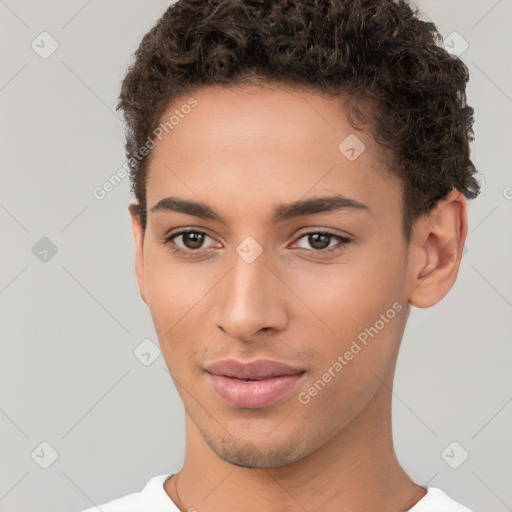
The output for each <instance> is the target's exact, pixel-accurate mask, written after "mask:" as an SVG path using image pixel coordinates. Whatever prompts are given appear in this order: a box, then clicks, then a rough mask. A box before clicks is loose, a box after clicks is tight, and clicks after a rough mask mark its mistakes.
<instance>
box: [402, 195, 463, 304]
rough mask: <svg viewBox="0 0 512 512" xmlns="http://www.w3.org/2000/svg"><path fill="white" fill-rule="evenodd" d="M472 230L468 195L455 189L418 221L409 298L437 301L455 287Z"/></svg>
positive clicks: (415, 231)
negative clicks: (463, 252) (468, 231)
mask: <svg viewBox="0 0 512 512" xmlns="http://www.w3.org/2000/svg"><path fill="white" fill-rule="evenodd" d="M467 230H468V219H467V204H466V198H465V197H464V196H463V195H462V194H461V193H460V192H459V191H458V190H456V189H453V190H452V191H451V192H450V193H449V194H448V196H447V197H446V199H443V200H441V201H439V202H438V203H437V205H436V206H435V208H434V209H433V210H432V211H431V212H430V213H429V214H428V215H424V216H422V217H420V218H419V219H418V221H417V223H416V224H415V225H414V228H413V233H412V236H411V247H410V252H409V255H410V260H409V268H410V276H409V278H410V283H409V285H410V287H409V290H411V292H410V293H409V301H410V303H411V304H412V305H413V306H416V307H418V308H428V307H431V306H433V305H435V304H437V303H438V302H439V301H440V300H441V299H442V298H443V297H444V296H445V295H446V294H447V293H448V292H449V291H450V289H451V288H452V286H453V284H454V283H455V279H456V278H457V273H458V271H459V266H460V260H461V258H462V250H463V248H464V243H465V241H466V235H467Z"/></svg>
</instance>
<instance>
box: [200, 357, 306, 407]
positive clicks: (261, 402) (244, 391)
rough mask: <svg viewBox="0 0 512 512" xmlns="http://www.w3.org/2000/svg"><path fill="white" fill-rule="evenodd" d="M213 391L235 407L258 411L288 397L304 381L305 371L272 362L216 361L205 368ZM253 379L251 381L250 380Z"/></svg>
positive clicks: (266, 360)
mask: <svg viewBox="0 0 512 512" xmlns="http://www.w3.org/2000/svg"><path fill="white" fill-rule="evenodd" d="M205 370H206V371H207V372H208V373H209V374H210V375H209V376H208V377H209V381H210V383H211V385H212V387H213V389H214V391H215V392H216V393H217V394H218V395H219V396H220V397H221V398H222V399H223V400H224V401H225V402H227V403H228V404H229V405H231V406H232V407H239V408H248V409H258V408H260V407H266V406H268V405H270V404H272V403H274V402H276V401H277V400H279V399H280V398H282V397H283V396H285V395H286V394H288V393H289V392H290V391H291V390H292V389H293V388H294V387H295V386H297V384H298V383H299V382H300V381H301V380H302V378H303V376H304V373H305V370H302V369H300V368H293V367H291V366H289V365H286V364H284V363H279V362H277V361H272V360H270V359H257V360H255V361H250V362H247V363H244V362H241V361H237V360H235V359H225V360H223V361H217V362H216V363H213V364H211V365H209V366H207V367H206V368H205ZM248 379H250V380H248Z"/></svg>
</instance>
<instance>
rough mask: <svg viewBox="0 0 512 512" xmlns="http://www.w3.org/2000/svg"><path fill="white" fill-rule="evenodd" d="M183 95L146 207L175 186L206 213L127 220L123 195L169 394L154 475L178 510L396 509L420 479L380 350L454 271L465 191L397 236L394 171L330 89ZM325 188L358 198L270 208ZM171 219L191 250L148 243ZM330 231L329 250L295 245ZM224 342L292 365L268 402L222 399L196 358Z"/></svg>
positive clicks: (390, 370) (391, 356)
mask: <svg viewBox="0 0 512 512" xmlns="http://www.w3.org/2000/svg"><path fill="white" fill-rule="evenodd" d="M193 96H194V98H195V99H196V100H197V102H198V104H197V106H196V107H195V108H194V109H193V110H192V111H191V112H190V113H189V114H188V115H187V116H185V118H184V119H182V120H181V121H180V123H179V124H178V125H177V126H175V127H174V129H173V130H172V131H170V132H169V133H168V134H167V135H165V136H164V137H163V138H162V140H161V141H159V142H158V144H157V146H156V147H155V148H154V150H153V155H152V160H151V164H150V167H149V172H148V181H147V205H148V210H151V208H152V207H153V206H155V205H156V204H157V203H158V202H159V201H160V200H161V199H163V198H165V197H168V196H178V197H180V198H182V199H189V200H193V201H199V202H201V203H203V204H206V205H208V206H210V207H211V208H213V209H214V210H215V211H217V212H218V213H219V215H220V216H221V217H222V219H223V221H218V220H211V219H203V218H199V217H196V216H192V215H188V214H184V213H178V212H174V211H167V210H160V211H155V212H149V213H148V220H147V228H146V230H145V231H143V230H142V228H141V223H140V217H139V215H138V213H137V211H136V209H135V208H133V207H131V208H130V212H131V218H132V229H133V235H134V242H135V250H136V254H135V270H136V275H137V280H138V284H139V288H140V293H141V297H142V299H143V300H144V302H145V303H146V304H147V305H148V307H149V309H150V311H151V315H152V318H153V321H154V324H155V329H156V332H157V334H158V339H159V343H160V347H161V350H162V354H163V356H164V358H165V361H166V364H167V367H168V369H169V372H170V374H171V376H172V377H173V379H174V382H175V384H176V387H177V390H178V392H179V393H180V396H181V398H182V400H183V403H184V406H185V410H186V414H185V416H186V455H185V460H184V464H183V467H182V469H181V470H180V471H179V473H178V475H177V477H176V476H174V477H172V478H170V479H168V480H167V481H166V482H165V484H164V489H165V491H166V492H167V494H168V495H169V496H170V498H171V499H172V500H173V501H174V502H175V503H176V504H178V505H179V506H180V509H181V510H189V509H191V507H193V508H194V509H196V510H198V511H201V512H209V511H219V510H243V511H247V512H252V511H255V512H256V511H258V512H266V511H271V510H276V504H279V505H278V507H279V510H280V511H296V510H308V511H312V510H323V511H327V512H330V511H333V512H334V511H339V510H344V511H346V512H350V511H358V512H361V511H370V510H380V511H381V512H386V511H389V512H391V511H393V512H397V511H400V510H407V509H408V508H410V507H412V506H413V505H414V504H415V503H416V502H417V501H419V500H420V499H421V498H422V497H423V496H424V495H425V493H426V490H425V489H424V488H423V487H421V486H419V485H417V484H416V483H415V482H413V481H412V480H411V479H410V478H409V477H408V476H407V474H406V473H405V471H404V470H403V469H402V468H401V466H400V464H399V462H398V461H397V458H396V456H395V452H394V449H393V441H392V433H391V389H392V386H393V375H394V371H395V364H396V359H397V355H398V350H399V346H400V342H401V339H402V335H403V332H404V328H405V324H406V321H407V317H408V314H409V310H410V305H411V304H412V305H414V306H416V307H419V308H425V307H430V306H433V305H434V304H436V303H437V302H439V301H440V300H441V299H442V298H443V297H444V296H445V295H446V294H447V293H448V291H449V290H450V289H451V287H452V286H453V284H454V282H455V279H456V276H457V272H458V269H459V265H460V259H461V253H462V247H463V245H464V241H465V238H466V233H467V213H466V201H465V198H464V197H463V196H462V195H461V194H459V193H458V192H457V191H456V190H453V191H452V192H451V193H450V194H449V195H448V197H447V198H446V199H445V200H443V201H440V202H439V203H438V205H437V206H436V208H435V209H434V210H433V211H432V212H431V213H430V214H429V215H428V216H424V217H422V218H420V219H419V220H418V222H417V223H416V224H415V226H414V230H413V233H412V237H411V241H410V243H409V244H407V243H406V241H405V238H404V235H403V231H402V211H401V202H400V194H401V184H400V181H399V180H398V178H396V177H395V176H394V175H392V174H391V173H389V172H388V170H387V169H386V167H385V162H387V161H388V159H387V155H385V154H384V152H383V148H382V147H381V146H378V145H377V144H376V143H375V142H374V140H373V139H372V137H371V135H370V134H369V133H367V129H366V128H365V130H364V131H363V132H359V131H356V130H354V128H352V127H351V125H350V124H349V122H348V120H347V118H346V115H345V113H344V111H343V109H342V108H341V107H340V102H339V101H337V100H336V99H333V98H327V97H323V96H321V95H319V94H317V93H315V92H312V91H308V90H304V89H292V88H290V87H284V86H280V87H277V86H275V87H270V86H267V87H261V86H259V87H257V86H243V87H239V88H233V87H231V88H222V87H220V86H210V87H206V88H202V89H200V90H197V91H195V92H194V94H193ZM187 99H188V96H183V97H182V98H181V99H180V100H179V101H176V102H175V103H173V105H172V106H170V107H169V112H172V111H173V110H174V109H175V108H177V107H179V106H180V105H182V104H184V103H185V102H186V101H187ZM163 118H168V115H167V114H166V115H164V116H163ZM349 134H356V135H357V137H358V138H359V139H360V140H361V141H362V142H363V143H364V144H365V147H366V149H365V150H364V151H363V153H362V154H361V155H360V156H359V157H358V158H357V159H356V160H354V161H350V160H349V159H347V158H346V157H345V156H344V154H342V153H341V152H340V151H339V149H338V145H339V144H340V142H342V141H343V140H344V139H345V138H346V137H347V136H348V135H349ZM335 194H343V195H344V196H346V197H349V198H351V199H353V200H356V201H358V202H360V203H363V204H365V205H367V206H368V208H369V210H370V212H368V211H364V210H355V209H345V210H341V211H336V212H323V213H317V214H310V215H307V216H303V217H296V218H290V219H287V220H283V221H280V222H277V223H274V222H272V220H271V217H272V213H273V211H274V208H275V207H276V206H277V205H278V204H282V203H290V202H293V201H297V200H300V199H310V198H314V197H320V196H332V195H335ZM178 228H194V229H196V230H198V231H202V232H205V233H206V234H207V235H208V236H206V237H205V238H204V242H203V244H202V245H201V244H200V243H199V244H197V242H196V245H194V239H190V237H188V238H187V236H186V235H185V236H178V237H176V238H174V240H173V241H174V244H175V246H174V247H179V248H181V249H182V250H184V251H188V253H193V252H194V251H196V253H195V254H196V256H194V257H192V258H187V257H186V256H184V255H183V254H182V253H175V252H173V245H172V242H167V243H166V242H165V239H166V236H168V234H169V232H170V231H171V230H173V232H174V231H176V230H177V229H178ZM315 229H320V230H322V231H328V232H330V233H332V234H333V235H334V236H332V237H330V238H329V237H327V238H324V239H322V240H320V242H318V241H317V242H316V245H315V240H314V239H313V240H312V239H311V237H308V235H307V234H309V233H311V232H312V231H314V230H315ZM304 234H306V236H304ZM336 235H339V236H345V237H348V238H350V240H351V241H350V243H348V244H347V245H345V246H340V245H339V243H338V239H336V238H335V236H336ZM248 236H251V237H253V238H254V239H255V240H256V241H257V243H258V244H259V246H260V247H261V249H262V253H261V254H260V255H259V256H258V257H257V258H256V259H255V260H254V261H253V262H252V263H248V262H247V261H246V260H244V259H243V258H242V257H241V256H240V255H239V254H238V253H237V251H236V248H237V246H239V244H240V243H241V242H242V241H243V240H244V239H245V238H246V237H248ZM322 243H323V246H322ZM336 245H337V247H338V249H337V250H336V251H334V252H332V253H331V254H330V255H327V256H321V255H318V254H314V253H313V250H314V249H315V248H316V249H318V250H321V249H322V248H324V247H327V246H329V247H333V246H336ZM324 250H325V249H324ZM197 254H199V256H197ZM394 303H399V304H400V305H401V306H402V308H401V311H400V312H398V313H396V315H395V316H394V318H393V319H391V320H389V321H388V322H387V323H385V325H384V327H383V328H381V329H380V330H379V331H378V334H377V335H375V337H374V338H369V341H368V344H367V345H366V346H364V347H363V348H362V350H360V352H359V353H357V355H354V357H353V359H352V360H351V361H349V362H348V363H347V365H345V366H344V367H343V369H342V370H341V371H339V372H338V373H336V374H335V377H333V378H332V379H331V380H330V382H328V383H327V384H326V385H325V387H324V388H323V389H322V390H321V391H320V392H318V393H317V394H316V396H313V397H311V400H310V401H309V403H307V404H303V403H301V402H300V401H299V400H298V396H299V393H301V392H307V391H308V389H309V388H311V386H312V385H313V384H314V383H315V381H317V380H318V379H319V378H321V377H322V375H323V374H325V372H327V371H328V369H329V368H332V366H333V363H334V362H335V361H336V360H337V358H338V356H340V355H343V354H344V353H345V352H346V351H347V350H349V348H350V346H351V343H352V342H353V340H355V339H356V338H357V336H358V334H359V333H361V332H362V331H364V330H365V328H368V327H370V326H374V325H375V323H376V321H377V320H379V318H381V317H380V315H381V314H385V313H386V311H387V310H389V309H390V308H392V305H393V304H394ZM360 345H361V344H360ZM228 357H233V358H237V359H245V360H251V359H256V358H270V359H274V360H278V361H281V362H284V363H287V364H290V365H292V366H295V367H299V368H302V369H304V370H306V373H305V377H304V379H303V380H302V381H301V383H300V384H299V387H297V388H296V389H294V390H293V391H292V392H291V393H289V394H288V395H286V396H285V397H283V398H282V399H280V400H279V401H278V402H276V403H275V404H272V405H270V406H268V407H264V408H261V409H240V408H234V407H231V406H230V405H228V404H226V403H225V402H223V401H222V400H221V399H220V398H219V397H218V396H217V395H216V394H215V393H214V391H213V390H212V388H211V386H210V384H209V381H208V378H207V377H208V375H207V374H206V373H205V371H204V370H203V368H204V366H206V365H207V364H209V363H212V362H214V361H217V360H219V359H224V358H228ZM331 372H332V370H331ZM176 478H177V489H178V493H179V496H177V495H176V492H175V487H174V485H175V483H176Z"/></svg>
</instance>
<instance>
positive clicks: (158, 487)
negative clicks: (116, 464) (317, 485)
mask: <svg viewBox="0 0 512 512" xmlns="http://www.w3.org/2000/svg"><path fill="white" fill-rule="evenodd" d="M172 474H173V473H166V474H164V475H158V476H155V477H153V478H151V479H150V480H149V482H148V483H147V484H146V486H145V487H144V489H142V491H140V492H134V493H132V494H127V495H126V496H123V497H121V498H117V499H115V500H112V501H109V502H107V503H104V504H103V505H98V506H96V507H92V508H88V509H85V510H81V511H80V512H179V509H178V507H177V506H176V505H175V504H174V502H173V501H172V500H171V498H169V496H168V495H167V493H166V492H165V489H164V482H165V481H166V480H167V479H168V478H169V477H170V476H171V475H172ZM425 488H426V489H427V494H425V496H423V498H421V500H420V501H418V503H416V505H414V506H413V507H412V508H410V509H409V511H408V512H472V511H471V510H470V509H469V508H467V507H465V506H464V505H461V504H460V503H458V502H456V501H454V500H452V499H451V498H450V497H449V496H447V495H446V494H445V493H444V492H443V491H441V489H438V488H437V487H429V486H427V487H425Z"/></svg>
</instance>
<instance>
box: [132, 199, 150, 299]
mask: <svg viewBox="0 0 512 512" xmlns="http://www.w3.org/2000/svg"><path fill="white" fill-rule="evenodd" d="M128 210H129V212H130V216H131V219H132V233H133V241H134V244H135V275H136V277H137V283H138V285H139V293H140V296H141V297H142V300H143V301H144V302H145V303H146V304H148V301H147V300H146V296H145V287H144V284H145V281H144V231H143V229H142V224H141V211H140V205H139V204H138V203H132V204H130V206H129V207H128Z"/></svg>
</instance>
